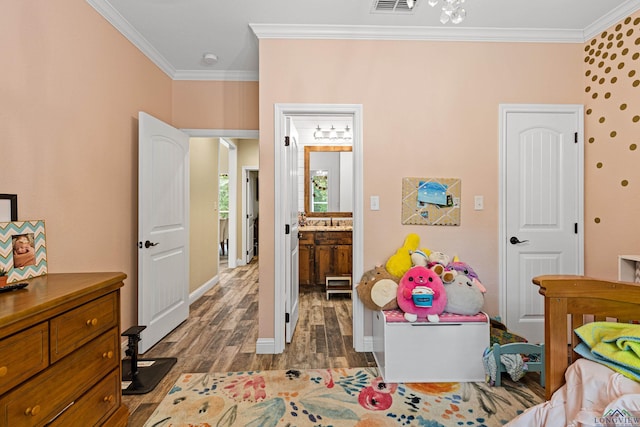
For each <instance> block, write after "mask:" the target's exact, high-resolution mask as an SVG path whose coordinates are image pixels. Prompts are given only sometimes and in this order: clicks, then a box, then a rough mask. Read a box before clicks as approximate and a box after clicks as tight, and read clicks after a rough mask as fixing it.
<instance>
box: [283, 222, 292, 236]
mask: <svg viewBox="0 0 640 427" xmlns="http://www.w3.org/2000/svg"><path fill="white" fill-rule="evenodd" d="M289 233H291V228H290V227H289V224H286V225H285V226H284V234H289Z"/></svg>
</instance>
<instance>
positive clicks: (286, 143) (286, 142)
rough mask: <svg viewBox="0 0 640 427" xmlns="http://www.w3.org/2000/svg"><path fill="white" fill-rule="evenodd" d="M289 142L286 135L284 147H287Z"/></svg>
mask: <svg viewBox="0 0 640 427" xmlns="http://www.w3.org/2000/svg"><path fill="white" fill-rule="evenodd" d="M290 144H291V142H290V141H289V137H288V136H285V137H284V146H285V147H288V146H289V145H290Z"/></svg>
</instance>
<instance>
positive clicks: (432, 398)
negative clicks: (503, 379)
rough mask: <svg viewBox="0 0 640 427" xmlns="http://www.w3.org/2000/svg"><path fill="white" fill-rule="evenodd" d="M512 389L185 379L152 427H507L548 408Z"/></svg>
mask: <svg viewBox="0 0 640 427" xmlns="http://www.w3.org/2000/svg"><path fill="white" fill-rule="evenodd" d="M503 384H504V383H503ZM512 384H513V383H512ZM512 384H511V385H510V384H504V387H491V386H490V385H489V384H485V383H415V384H409V383H407V384H390V383H384V382H383V380H382V378H381V377H380V376H378V371H377V369H376V368H350V369H318V370H293V369H292V370H288V371H284V370H283V371H252V372H228V373H222V374H183V375H182V376H181V377H180V378H179V379H178V381H177V382H176V384H175V385H174V386H173V388H172V389H171V391H169V394H168V395H167V396H166V397H165V398H164V400H163V401H162V403H161V404H160V405H159V406H158V408H157V409H156V410H155V412H154V413H153V415H152V416H151V418H149V420H148V421H147V422H146V424H145V427H169V426H198V427H208V426H263V427H267V426H290V427H294V426H336V427H339V426H359V427H369V426H405V427H406V426H421V427H440V426H445V427H448V426H487V427H488V426H501V425H503V424H505V423H506V422H508V421H510V420H511V419H513V418H514V417H515V416H516V415H518V414H520V413H521V412H522V411H523V410H524V409H526V408H528V407H530V406H533V405H535V404H537V403H539V402H540V401H541V399H540V398H539V397H537V396H536V395H535V394H534V393H532V392H531V391H530V390H529V389H528V388H526V387H524V386H520V385H515V386H514V385H512Z"/></svg>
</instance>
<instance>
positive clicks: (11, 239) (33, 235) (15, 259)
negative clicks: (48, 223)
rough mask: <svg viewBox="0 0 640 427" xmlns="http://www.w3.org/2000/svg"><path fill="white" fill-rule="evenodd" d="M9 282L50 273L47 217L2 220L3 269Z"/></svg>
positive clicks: (0, 261) (0, 248)
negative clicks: (37, 219)
mask: <svg viewBox="0 0 640 427" xmlns="http://www.w3.org/2000/svg"><path fill="white" fill-rule="evenodd" d="M3 272H4V274H6V276H7V283H14V282H19V281H20V280H24V279H30V278H32V277H37V276H43V275H45V274H47V245H46V240H45V231H44V221H14V222H0V273H3Z"/></svg>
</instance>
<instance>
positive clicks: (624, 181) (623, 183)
mask: <svg viewBox="0 0 640 427" xmlns="http://www.w3.org/2000/svg"><path fill="white" fill-rule="evenodd" d="M620 185H622V186H623V187H626V186H627V185H629V181H627V180H626V179H623V180H622V182H620Z"/></svg>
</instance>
